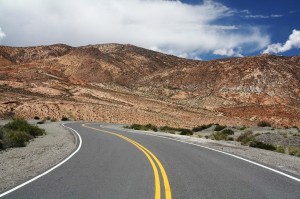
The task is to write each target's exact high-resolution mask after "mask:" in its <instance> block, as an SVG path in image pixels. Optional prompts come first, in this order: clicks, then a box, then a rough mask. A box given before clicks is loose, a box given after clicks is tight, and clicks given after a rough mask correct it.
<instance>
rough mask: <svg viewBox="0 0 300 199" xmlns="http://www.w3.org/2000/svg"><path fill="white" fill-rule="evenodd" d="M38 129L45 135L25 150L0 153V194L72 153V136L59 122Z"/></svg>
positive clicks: (43, 125) (12, 149)
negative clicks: (42, 129) (45, 133)
mask: <svg viewBox="0 0 300 199" xmlns="http://www.w3.org/2000/svg"><path fill="white" fill-rule="evenodd" d="M39 126H40V127H41V128H44V129H45V130H46V132H47V135H45V136H41V137H38V138H35V139H34V140H33V141H31V142H30V143H29V144H28V145H27V146H26V147H21V148H10V149H7V150H5V151H0V192H3V191H5V190H7V189H9V188H11V187H14V186H16V185H18V184H20V183H21V182H24V181H25V180H27V179H30V178H32V177H34V176H36V175H38V174H40V173H42V172H44V171H46V170H47V169H49V168H50V167H52V166H54V165H55V164H57V163H58V162H60V161H61V160H63V159H64V158H65V157H67V156H68V155H69V154H70V153H71V152H72V151H73V150H74V149H75V147H76V143H75V138H74V135H73V134H72V133H71V132H69V131H68V130H67V129H66V128H64V127H63V126H61V123H60V122H47V123H45V124H42V125H39Z"/></svg>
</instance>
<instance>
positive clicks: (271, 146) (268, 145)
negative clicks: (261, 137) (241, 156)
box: [249, 141, 276, 151]
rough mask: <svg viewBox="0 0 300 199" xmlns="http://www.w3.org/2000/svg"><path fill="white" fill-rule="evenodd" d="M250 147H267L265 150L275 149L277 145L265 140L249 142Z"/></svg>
mask: <svg viewBox="0 0 300 199" xmlns="http://www.w3.org/2000/svg"><path fill="white" fill-rule="evenodd" d="M249 146H250V147H254V148H260V149H265V150H270V151H275V150H276V147H275V146H273V145H271V144H266V143H263V142H259V141H252V142H250V144H249Z"/></svg>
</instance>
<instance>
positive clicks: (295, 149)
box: [288, 146, 300, 157]
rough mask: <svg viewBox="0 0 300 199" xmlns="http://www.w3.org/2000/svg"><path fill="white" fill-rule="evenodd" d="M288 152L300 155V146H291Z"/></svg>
mask: <svg viewBox="0 0 300 199" xmlns="http://www.w3.org/2000/svg"><path fill="white" fill-rule="evenodd" d="M288 152H289V154H290V155H293V156H297V157H300V148H298V147H295V146H290V147H289V148H288Z"/></svg>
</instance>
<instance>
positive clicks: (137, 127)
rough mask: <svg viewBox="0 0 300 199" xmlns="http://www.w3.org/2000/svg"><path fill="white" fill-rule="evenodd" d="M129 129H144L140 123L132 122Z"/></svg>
mask: <svg viewBox="0 0 300 199" xmlns="http://www.w3.org/2000/svg"><path fill="white" fill-rule="evenodd" d="M128 128H129V129H134V130H142V125H140V124H132V125H130V126H128Z"/></svg>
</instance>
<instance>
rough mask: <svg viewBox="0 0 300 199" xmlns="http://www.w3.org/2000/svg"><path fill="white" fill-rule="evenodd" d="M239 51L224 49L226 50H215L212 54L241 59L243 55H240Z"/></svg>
mask: <svg viewBox="0 0 300 199" xmlns="http://www.w3.org/2000/svg"><path fill="white" fill-rule="evenodd" d="M240 51H241V50H240V49H237V50H235V49H232V48H230V49H226V48H222V49H217V50H214V52H213V53H214V54H215V55H221V56H228V57H232V56H234V57H243V55H242V54H241V53H240Z"/></svg>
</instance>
